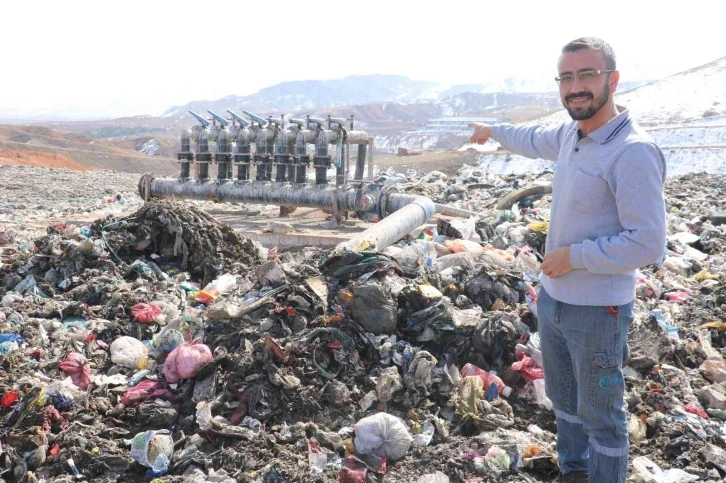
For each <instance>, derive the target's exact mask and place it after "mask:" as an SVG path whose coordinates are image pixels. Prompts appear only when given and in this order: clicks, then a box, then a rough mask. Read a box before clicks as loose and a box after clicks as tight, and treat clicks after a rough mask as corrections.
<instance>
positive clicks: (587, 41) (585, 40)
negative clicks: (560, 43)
mask: <svg viewBox="0 0 726 483" xmlns="http://www.w3.org/2000/svg"><path fill="white" fill-rule="evenodd" d="M582 49H592V50H599V51H600V53H601V54H602V56H603V58H604V59H605V65H606V66H607V68H608V69H616V67H615V51H613V48H612V47H611V46H610V44H608V43H607V42H605V41H604V40H602V39H599V38H597V37H580V38H579V39H575V40H573V41H572V42H569V43H568V44H567V45H565V46H564V47H562V53H563V54H564V53H565V52H577V51H578V50H582Z"/></svg>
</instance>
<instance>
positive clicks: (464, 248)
mask: <svg viewBox="0 0 726 483" xmlns="http://www.w3.org/2000/svg"><path fill="white" fill-rule="evenodd" d="M444 245H446V248H448V249H449V250H451V251H452V252H454V253H461V252H482V251H484V249H483V248H482V246H481V245H480V244H478V243H477V242H473V241H469V240H446V242H444Z"/></svg>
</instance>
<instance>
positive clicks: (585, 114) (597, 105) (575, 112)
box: [562, 84, 610, 121]
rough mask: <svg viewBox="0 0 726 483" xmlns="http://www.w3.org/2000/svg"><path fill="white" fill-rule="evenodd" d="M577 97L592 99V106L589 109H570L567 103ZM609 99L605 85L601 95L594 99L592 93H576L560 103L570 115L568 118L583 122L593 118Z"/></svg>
mask: <svg viewBox="0 0 726 483" xmlns="http://www.w3.org/2000/svg"><path fill="white" fill-rule="evenodd" d="M578 97H588V98H589V99H591V100H592V99H594V101H593V102H592V104H591V105H590V106H589V107H575V108H571V107H570V104H569V101H570V99H575V98H578ZM609 99H610V90H609V89H608V88H607V84H606V85H605V88H604V89H603V91H602V94H601V95H600V96H599V97H597V98H594V96H593V95H592V93H590V92H584V91H583V92H578V93H576V94H568V95H567V96H565V101H564V102H563V103H562V105H563V106H564V107H565V109H567V112H568V113H569V114H570V117H571V118H572V119H573V120H575V121H584V120H586V119H590V118H591V117H592V116H594V115H595V114H596V113H597V111H599V110H600V109H601V108H602V106H604V105H605V104H606V103H607V102H608V100H609Z"/></svg>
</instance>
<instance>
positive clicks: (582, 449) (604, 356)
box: [537, 287, 633, 483]
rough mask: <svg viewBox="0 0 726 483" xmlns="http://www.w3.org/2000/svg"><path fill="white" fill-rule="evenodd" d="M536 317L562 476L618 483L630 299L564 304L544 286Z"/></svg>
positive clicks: (624, 446) (623, 457) (623, 468)
mask: <svg viewBox="0 0 726 483" xmlns="http://www.w3.org/2000/svg"><path fill="white" fill-rule="evenodd" d="M537 315H538V321H539V334H540V340H541V343H542V360H543V363H544V373H545V392H546V393H547V397H549V398H550V399H551V400H552V406H553V407H554V412H555V418H556V419H557V453H558V463H559V466H560V471H561V472H562V473H569V472H570V471H584V472H587V473H589V479H590V481H593V482H597V483H610V482H618V483H620V482H624V481H625V477H626V475H627V471H628V448H629V444H628V443H629V442H628V428H627V419H626V414H625V408H624V391H625V381H624V378H623V359H624V358H627V351H628V349H627V343H628V328H629V326H630V323H631V322H632V321H633V302H631V303H629V304H628V305H621V306H619V307H603V306H584V305H570V304H566V303H563V302H559V301H557V300H554V299H553V298H552V297H550V296H549V294H547V292H546V291H545V289H544V287H542V288H541V290H540V294H539V299H538V301H537Z"/></svg>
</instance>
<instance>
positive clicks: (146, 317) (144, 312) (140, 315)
mask: <svg viewBox="0 0 726 483" xmlns="http://www.w3.org/2000/svg"><path fill="white" fill-rule="evenodd" d="M131 315H133V316H134V317H136V320H138V321H139V322H142V323H144V324H151V323H154V322H156V318H157V317H158V316H159V315H161V308H160V307H157V306H156V305H154V304H136V305H134V306H133V307H131Z"/></svg>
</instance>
